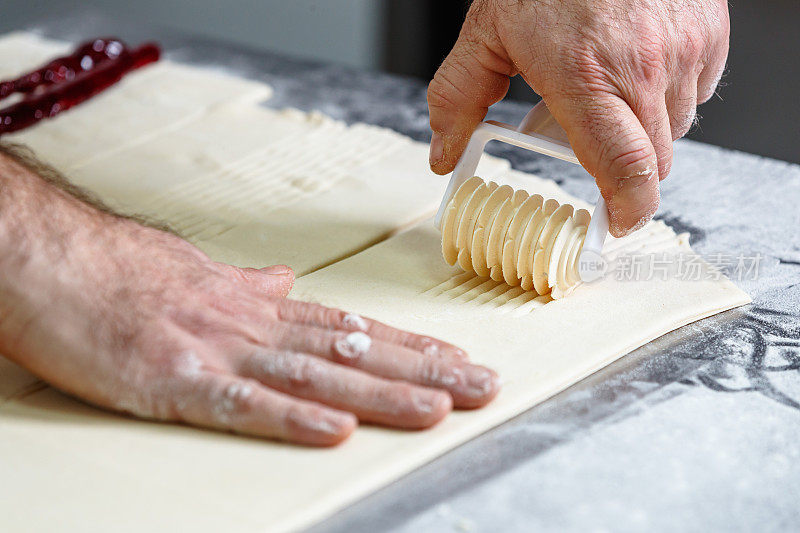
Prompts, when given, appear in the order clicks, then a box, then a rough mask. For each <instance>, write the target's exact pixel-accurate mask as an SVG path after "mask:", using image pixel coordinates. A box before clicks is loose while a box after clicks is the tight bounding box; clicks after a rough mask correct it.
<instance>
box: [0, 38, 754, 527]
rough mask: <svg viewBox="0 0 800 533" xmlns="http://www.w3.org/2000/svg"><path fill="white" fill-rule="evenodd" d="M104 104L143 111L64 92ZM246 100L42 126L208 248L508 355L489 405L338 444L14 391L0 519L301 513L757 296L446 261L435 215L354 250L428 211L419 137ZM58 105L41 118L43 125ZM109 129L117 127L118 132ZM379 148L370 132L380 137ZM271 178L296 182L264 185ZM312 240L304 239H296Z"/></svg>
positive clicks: (136, 523) (638, 237) (433, 199)
mask: <svg viewBox="0 0 800 533" xmlns="http://www.w3.org/2000/svg"><path fill="white" fill-rule="evenodd" d="M1 49H2V42H1V41H0V50H1ZM142 90H143V91H144V92H145V95H144V96H142V98H150V100H147V101H149V102H152V104H153V105H154V106H156V108H155V109H160V107H158V106H161V105H163V106H164V107H165V108H167V109H168V108H170V106H172V103H171V101H170V99H169V95H168V94H165V95H164V98H165V99H166V100H167V101H166V103H164V102H158V99H156V98H154V96H153V95H152V94H151V95H149V96H148V95H147V91H146V90H145V89H144V88H143V89H142ZM165 90H167V89H165ZM110 96H113V95H110ZM208 96H209V98H208V99H207V100H206V101H207V102H208V101H210V100H211V99H212V98H211V95H208ZM101 109H102V113H117V112H119V113H121V114H120V115H115V116H120V117H121V118H123V119H124V124H129V123H134V122H135V120H138V119H134V118H132V117H127V116H126V115H125V113H123V112H122V111H119V110H114V109H111V108H109V107H105V108H104V107H86V108H84V109H83V111H86V112H85V113H83V114H82V113H81V111H82V110H81V109H79V108H76V109H75V110H73V115H72V116H73V117H76V118H74V122H75V123H76V124H79V125H81V127H84V128H89V129H88V130H86V131H85V132H84V133H85V135H86V136H87V137H90V136H91V135H93V134H92V133H91V132H92V131H93V130H92V129H91V128H94V127H96V126H99V125H100V124H102V123H103V121H104V115H100V116H98V115H94V113H96V112H97V113H100V111H99V110H101ZM126 109H127V110H128V112H131V111H132V110H134V109H136V108H135V107H127V108H126ZM255 109H256V108H255V106H248V105H245V104H243V103H239V104H237V105H234V106H223V108H219V109H206V111H204V113H214V117H216V118H220V120H224V119H225V117H229V118H230V122H231V123H232V124H239V125H245V126H242V127H239V128H238V129H237V128H233V130H230V129H227V130H226V135H230V136H231V138H230V139H224V138H223V137H220V136H219V131H215V130H214V129H213V128H211V129H208V130H204V129H203V128H204V126H205V125H206V124H205V122H204V121H202V120H190V121H189V122H186V123H181V124H179V125H177V126H175V127H173V128H172V129H171V130H170V133H175V137H174V138H173V137H171V136H170V135H167V134H164V133H163V132H162V133H155V134H152V135H151V133H152V130H142V131H143V133H146V132H150V133H147V134H146V135H144V138H142V136H140V138H139V140H138V141H137V143H135V144H133V145H130V144H128V145H126V146H117V147H116V148H115V147H113V146H111V147H110V148H111V151H109V152H108V153H106V154H105V155H101V156H100V157H96V156H94V155H91V156H89V154H90V152H86V151H84V148H83V145H82V144H81V143H80V142H78V146H77V147H76V149H75V151H74V152H73V151H72V146H71V145H70V144H64V145H59V144H58V143H55V141H54V144H51V145H49V146H50V148H49V149H50V150H56V148H58V150H61V151H62V152H64V153H63V154H57V153H55V152H51V153H50V155H51V156H52V157H53V158H60V160H62V161H73V166H72V167H71V168H72V170H74V171H75V175H76V176H77V181H79V182H81V183H83V184H84V185H87V186H89V187H91V188H93V189H95V190H97V191H98V192H99V193H100V194H101V195H103V196H104V197H105V198H106V199H109V200H110V201H113V202H114V203H117V204H119V205H123V206H125V207H127V208H130V209H138V210H145V211H147V209H148V206H150V208H151V209H156V210H157V212H158V213H164V214H166V215H167V218H168V219H170V220H171V221H172V222H174V223H175V224H176V225H179V226H181V227H182V228H183V229H184V231H189V232H191V231H192V230H193V228H194V230H196V233H194V234H193V238H194V239H195V240H196V242H198V243H199V244H200V246H202V247H204V248H205V249H206V250H208V251H209V252H210V253H212V255H213V256H214V257H216V258H219V259H228V260H232V261H235V262H241V263H243V264H254V265H259V266H261V265H264V264H268V263H271V262H275V261H276V259H278V258H292V257H293V256H292V254H293V253H294V254H295V255H296V257H294V258H293V259H294V260H292V259H290V260H287V262H288V263H290V264H293V262H294V261H297V262H299V263H300V264H302V265H304V266H303V269H305V270H313V269H314V268H316V267H317V266H319V265H321V264H325V263H326V262H334V264H332V265H331V266H329V267H327V268H323V269H321V270H317V271H316V272H313V273H311V274H308V275H306V276H303V277H301V278H299V279H298V280H297V284H296V288H295V297H298V298H303V299H307V300H314V301H319V302H322V303H325V304H328V305H335V306H339V307H342V308H346V309H348V310H351V311H353V312H355V313H360V314H363V315H365V316H373V317H376V318H378V319H382V320H385V321H387V322H390V323H392V324H394V325H396V326H398V327H403V328H408V329H411V330H415V331H419V332H422V333H424V334H428V335H432V336H437V337H442V338H444V339H446V340H450V341H452V342H454V343H457V344H459V345H461V346H463V347H464V348H465V349H467V350H468V351H469V352H470V355H471V356H472V358H473V359H474V360H475V361H476V362H479V363H483V364H486V365H489V366H491V367H493V368H495V369H496V370H497V371H498V372H499V373H500V375H501V376H502V377H503V379H504V380H505V382H504V386H503V390H502V392H501V393H500V395H499V396H498V398H497V399H496V400H495V401H494V402H492V403H491V404H490V405H489V406H488V407H486V408H484V409H481V410H477V411H468V412H457V413H454V414H453V415H451V416H450V417H448V418H447V419H446V420H445V421H444V422H443V423H442V424H440V425H438V426H437V427H435V428H433V429H432V430H430V431H420V432H402V431H393V430H387V429H381V428H375V427H363V428H359V429H358V431H357V432H356V433H355V435H354V436H353V437H352V438H351V439H350V440H348V441H347V442H346V443H344V444H343V445H342V446H340V447H337V448H335V449H324V450H320V449H311V448H302V447H294V446H289V445H285V444H280V443H275V442H269V441H262V440H257V439H246V438H241V437H236V436H232V435H225V434H220V433H214V432H209V431H202V430H197V429H192V428H187V427H180V426H176V425H170V424H158V423H151V422H145V421H138V420H132V419H129V418H125V417H121V416H117V415H115V414H111V413H106V412H103V411H100V410H97V409H94V408H92V407H88V406H86V405H84V404H82V403H80V402H77V401H75V400H72V399H70V398H68V397H66V396H64V395H62V394H60V393H58V392H56V391H54V390H53V389H49V388H48V389H46V390H43V391H39V392H35V393H32V394H27V395H24V394H11V396H13V398H11V399H10V400H7V401H6V402H5V403H0V448H2V449H0V455H1V456H2V457H5V458H8V459H9V460H5V461H0V479H2V480H3V483H0V502H2V503H0V513H2V516H3V527H4V528H6V529H8V530H11V531H16V530H26V531H28V530H53V529H58V530H59V531H85V530H87V529H94V530H97V531H108V530H114V531H127V530H130V531H141V530H147V529H153V528H159V529H164V528H166V527H169V526H171V525H174V526H175V527H177V528H180V529H192V530H193V531H219V530H221V529H224V530H226V531H287V530H296V529H299V528H302V527H305V526H308V525H310V524H312V523H314V522H316V521H318V520H320V519H322V518H324V517H325V516H327V515H329V514H331V513H333V512H334V511H336V510H337V509H340V508H341V507H343V506H345V505H347V504H348V503H351V502H353V501H355V500H357V499H358V498H361V497H363V496H365V495H366V494H368V493H370V492H372V491H374V490H375V489H377V488H379V487H381V486H383V485H385V484H387V483H389V482H391V481H393V480H395V479H397V478H398V477H400V476H402V475H403V474H405V473H408V472H409V471H411V470H412V469H414V468H416V467H418V466H420V465H422V464H424V463H426V462H428V461H430V460H431V459H433V458H434V457H436V456H437V455H440V454H442V453H444V452H446V451H447V450H449V449H451V448H453V447H454V446H456V445H458V444H459V443H461V442H464V441H466V440H468V439H470V438H472V437H474V436H476V435H478V434H480V433H483V432H484V431H486V430H487V429H489V428H490V427H492V426H494V425H496V424H498V423H500V422H502V421H504V420H507V419H508V418H510V417H512V416H514V415H516V414H518V413H519V412H521V411H523V410H525V409H527V408H529V407H530V406H532V405H534V404H536V403H537V402H540V401H542V400H543V399H545V398H547V397H549V396H551V395H553V394H555V393H557V392H559V391H561V390H563V389H564V388H566V387H568V386H569V385H570V384H572V383H575V382H576V381H577V380H579V379H581V378H583V377H585V376H587V375H589V374H591V373H592V372H594V371H596V370H598V369H600V368H602V367H603V366H605V365H607V364H609V363H610V362H612V361H614V360H615V359H617V358H618V357H620V356H622V355H623V354H625V353H627V352H629V351H630V350H632V349H634V348H636V347H638V346H641V345H642V344H644V343H646V342H648V341H649V340H651V339H653V338H655V337H657V336H659V335H661V334H663V333H665V332H667V331H669V330H671V329H674V328H676V327H678V326H680V325H682V324H686V323H688V322H691V321H693V320H697V319H699V318H702V317H705V316H708V315H711V314H714V313H716V312H719V311H722V310H725V309H729V308H731V307H735V306H737V305H742V304H744V303H747V302H748V301H749V298H748V297H747V295H746V294H744V293H743V292H742V291H740V290H739V289H737V288H736V287H735V286H734V285H733V284H732V283H730V282H729V281H727V280H725V279H705V280H701V281H684V280H681V279H680V278H679V277H678V276H675V275H669V276H667V277H666V279H665V280H661V279H660V278H659V277H658V276H653V277H651V278H650V279H649V280H647V281H639V282H632V281H618V280H616V279H615V278H614V277H613V276H611V277H608V278H606V279H604V280H603V281H600V282H596V283H593V284H590V285H582V286H579V287H578V288H577V289H576V290H575V291H574V292H573V293H572V294H571V295H570V296H569V297H567V298H563V299H560V300H552V299H550V297H549V296H536V295H535V294H534V293H532V292H526V291H523V290H522V288H521V287H509V286H507V285H506V284H504V283H502V282H496V281H494V280H485V279H480V278H476V277H473V276H472V275H471V274H468V273H463V272H461V271H460V270H459V269H457V268H455V267H451V266H448V265H447V264H446V263H445V262H444V261H443V260H442V257H441V251H440V250H441V245H440V238H441V236H440V235H439V233H438V232H437V231H436V230H435V229H434V228H433V226H432V224H431V222H430V220H425V221H423V222H421V223H420V224H419V225H417V226H416V227H414V228H413V229H411V230H409V231H406V232H403V233H400V234H399V235H396V236H394V237H392V238H389V239H388V240H385V241H384V242H381V243H380V244H377V245H375V246H373V247H371V248H369V249H367V250H365V251H363V252H361V253H356V252H358V250H360V249H362V248H364V247H366V246H368V245H369V244H370V243H371V242H373V241H376V240H379V239H380V238H381V237H382V236H383V235H385V234H388V233H391V232H394V231H396V230H397V229H398V228H401V227H403V226H405V225H408V224H410V223H412V222H413V221H414V220H417V219H420V218H421V217H423V216H429V215H431V214H432V213H433V210H434V209H435V207H436V204H437V202H438V199H439V197H440V195H441V194H442V192H443V190H444V181H443V180H442V179H441V178H438V179H437V178H435V177H432V176H430V175H429V174H427V170H426V167H427V163H426V159H427V154H426V152H427V149H426V147H425V146H424V145H421V144H418V143H414V142H412V141H410V140H407V139H405V138H402V137H400V136H398V135H397V134H393V133H391V132H387V131H385V130H379V129H377V128H372V127H367V126H352V127H345V126H343V125H339V124H338V123H333V122H332V121H329V120H323V119H321V118H319V117H317V118H314V117H313V116H309V115H297V114H293V113H288V114H282V113H279V112H271V111H269V112H266V113H271V114H270V115H269V116H270V118H271V119H274V121H275V122H274V124H275V126H274V128H275V129H274V130H270V128H269V127H266V129H258V128H259V127H260V126H259V125H258V122H259V120H258V119H259V118H260V117H262V116H264V115H263V112H264V111H263V110H259V111H255ZM89 110H91V111H89ZM95 110H98V111H95ZM249 111H252V112H253V117H254V118H252V120H251V121H250V122H248V118H247V117H248V112H249ZM150 112H151V113H153V114H157V112H154V111H153V109H150ZM229 113H230V115H228V114H229ZM67 116H68V115H67V114H65V115H64V117H67ZM60 120H61V117H59V118H56V119H54V120H53V121H52V124H54V126H53V128H54V129H58V128H57V127H56V126H55V125H57V123H58V122H59V121H60ZM65 120H66V118H65ZM70 120H73V119H70ZM282 121H283V122H282ZM315 121H316V122H315ZM33 131H35V130H31V132H33ZM253 132H256V133H253ZM281 132H285V134H286V139H287V140H286V141H285V142H284V141H282V139H281ZM193 133H196V135H195V136H193ZM108 134H109V135H111V136H112V137H111V138H113V139H115V142H124V141H123V139H124V136H123V135H121V133H120V132H116V133H115V132H111V131H109V132H108ZM114 135H116V136H114ZM214 135H218V136H217V137H214ZM256 135H259V136H260V135H263V136H264V138H263V139H262V138H260V137H259V138H255V137H256ZM31 137H32V138H35V137H36V135H33V134H31ZM248 137H251V138H250V139H248ZM253 138H255V140H254V139H253ZM309 139H313V140H314V141H313V142H312V141H311V140H309ZM38 140H39V141H40V142H41V143H42V144H41V145H40V146H45V147H46V146H48V144H47V142H45V141H44V140H42V139H41V138H40V139H38ZM226 142H227V143H229V144H228V145H225V143H226ZM248 142H249V143H251V144H247V143H248ZM297 142H300V144H301V145H303V147H304V150H302V151H301V153H300V154H299V155H298V154H297V153H296V152H291V150H292V149H293V148H292V147H294V146H296V143H297ZM281 143H283V144H281ZM337 143H338V144H337ZM276 146H285V149H284V148H281V149H280V150H278V149H276V148H275V147H276ZM331 146H336V147H337V148H336V150H333V149H331V148H330V147H331ZM371 146H380V147H381V148H379V149H377V153H373V152H370V147H371ZM239 149H241V151H239V152H237V150H239ZM340 150H342V152H341V157H340V158H339V159H338V160H335V165H334V163H333V162H332V159H334V158H335V157H336V155H337V154H339V153H340V152H339V151H340ZM364 154H367V155H366V156H365V155H364ZM267 155H268V157H267ZM305 157H309V158H310V159H311V160H312V161H310V162H308V163H306V162H305V161H304V158H305ZM359 158H363V159H359ZM488 161H489V163H487V164H488V165H489V167H485V168H484V170H482V171H481V172H482V173H484V175H486V176H487V177H488V176H491V177H492V178H493V179H495V180H496V181H497V182H498V183H509V184H511V185H513V186H514V187H515V188H523V189H525V190H527V191H528V192H530V193H531V194H540V195H542V196H543V197H545V198H555V199H557V200H558V201H559V202H562V203H569V204H571V205H574V206H576V207H578V208H581V207H583V208H585V207H587V206H586V205H585V203H583V202H581V201H579V200H577V199H574V198H571V197H569V195H567V194H566V193H564V191H562V190H560V189H559V188H558V187H557V186H556V185H555V184H554V183H553V182H551V181H548V180H542V179H540V178H536V177H535V176H531V175H527V174H524V173H520V172H516V171H513V170H510V169H509V168H508V165H507V163H504V162H493V161H492V160H491V159H489V160H488ZM75 162H79V163H80V164H78V163H75ZM248 165H250V166H248ZM292 165H296V168H298V169H302V172H300V175H298V176H296V177H297V178H298V181H297V182H296V184H294V185H292V186H290V187H288V188H283V189H281V188H280V187H281V185H286V184H281V183H276V182H275V181H274V180H271V179H270V178H271V177H272V176H273V175H274V176H281V179H289V178H288V177H287V176H288V175H290V174H291V172H292V169H293V168H295V167H293V166H292ZM492 165H494V168H492ZM162 166H163V168H162ZM164 169H167V170H164ZM251 169H255V170H252V171H251ZM336 169H344V170H342V171H341V172H339V171H337V170H336ZM320 172H322V174H320ZM307 180H308V181H307ZM309 189H310V190H309ZM278 191H281V194H286V195H288V200H287V199H286V198H287V196H283V197H280V199H279V201H276V200H275V194H276V193H277V192H278ZM154 206H155V207H154ZM194 224H197V225H199V226H196V225H194ZM198 228H199V229H198ZM281 235H288V237H284V238H282V237H281ZM306 240H308V241H309V242H312V243H313V245H310V246H308V245H306V246H304V245H302V244H299V243H303V242H305V241H306ZM295 249H299V251H297V252H293V250H295ZM606 250H607V251H608V252H609V254H610V255H611V257H612V260H613V259H614V258H617V257H620V256H621V255H622V254H624V253H629V252H637V253H656V252H657V253H663V254H666V258H667V259H668V258H674V257H675V256H676V255H677V254H690V253H691V251H690V249H689V247H688V244H687V243H686V239H685V237H683V236H676V235H675V233H674V232H673V231H672V230H671V229H669V228H668V227H667V226H665V225H664V224H663V223H660V222H658V223H651V224H649V225H648V226H646V227H645V228H644V229H642V230H640V231H639V232H637V233H635V234H633V235H631V236H629V237H626V238H624V239H618V240H614V239H612V240H611V241H610V242H609V243H608V244H607V247H606ZM351 254H355V255H352V257H349V258H347V259H344V260H339V259H341V258H342V257H345V256H348V255H351ZM674 263H675V262H674V261H673V264H674ZM702 265H703V268H704V269H705V268H708V266H707V265H705V263H702ZM673 274H674V273H673ZM714 277H716V276H711V278H714ZM0 370H4V369H0ZM23 377H24V375H23ZM22 381H24V379H23V380H22ZM19 385H20V386H23V387H24V386H25V385H24V384H23V383H20V384H19ZM3 387H4V388H6V389H7V390H11V389H13V388H14V387H6V385H3ZM19 390H22V389H17V392H19ZM40 501H47V502H48V504H47V506H45V507H42V506H41V505H38V504H37V502H40Z"/></svg>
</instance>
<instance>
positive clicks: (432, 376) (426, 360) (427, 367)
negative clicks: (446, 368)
mask: <svg viewBox="0 0 800 533" xmlns="http://www.w3.org/2000/svg"><path fill="white" fill-rule="evenodd" d="M417 376H418V377H419V379H420V380H422V382H423V383H439V382H440V381H441V378H442V372H441V361H440V360H439V359H436V358H433V357H421V358H420V359H419V362H418V367H417Z"/></svg>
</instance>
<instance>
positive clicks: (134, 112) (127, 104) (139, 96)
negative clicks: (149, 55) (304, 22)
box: [0, 32, 272, 171]
mask: <svg viewBox="0 0 800 533" xmlns="http://www.w3.org/2000/svg"><path fill="white" fill-rule="evenodd" d="M72 46H73V45H71V44H68V43H64V42H62V41H52V40H48V39H43V38H41V37H38V36H36V35H33V34H31V33H25V32H18V33H12V34H9V35H6V36H4V37H2V38H0V75H2V77H3V78H5V77H7V76H13V75H18V74H20V73H22V72H25V71H28V70H31V69H33V68H35V67H38V66H40V65H42V64H43V63H45V62H46V61H48V60H49V59H52V58H53V57H55V56H57V55H59V54H63V53H64V52H66V51H69V50H70V49H71V47H72ZM271 93H272V90H271V88H270V87H269V86H268V85H266V84H264V83H261V82H256V81H252V80H246V79H244V78H240V77H237V76H232V75H230V74H226V73H224V72H221V71H218V70H214V69H208V68H198V67H193V66H188V65H182V64H178V63H174V62H171V61H168V60H161V61H159V62H158V63H155V64H152V65H149V66H147V67H144V68H142V69H139V70H136V71H134V72H132V73H130V74H128V75H126V76H125V77H124V78H123V79H122V80H121V81H120V82H119V83H118V84H117V85H115V86H114V87H111V88H110V89H108V90H106V91H104V92H103V93H101V94H99V95H98V96H95V97H94V98H92V99H91V100H90V101H88V102H84V103H83V104H80V105H79V106H77V107H75V108H73V109H70V110H68V111H66V112H64V113H62V114H60V115H58V116H57V117H55V118H52V119H48V120H44V121H42V122H41V123H39V124H37V125H36V126H34V127H32V128H29V129H26V130H24V131H21V132H18V133H15V134H12V135H8V136H6V137H4V139H5V140H9V141H12V142H17V143H22V144H25V145H27V146H29V147H30V148H32V149H33V150H34V151H35V152H36V153H37V155H38V156H39V157H40V158H42V159H44V160H45V161H47V162H48V163H50V164H52V165H53V166H55V167H56V168H58V169H59V170H62V171H69V170H72V169H74V168H76V167H80V166H81V165H84V164H86V163H87V162H89V161H91V160H93V159H96V158H100V157H103V155H104V154H108V153H113V152H114V151H116V150H119V149H121V148H123V147H126V146H131V145H135V144H137V143H139V142H142V141H143V140H144V139H147V138H149V137H152V136H153V135H155V134H157V133H159V132H163V131H169V130H170V129H172V128H175V127H177V126H179V125H181V124H184V123H186V122H189V121H191V120H192V119H196V118H197V117H200V116H202V115H204V114H205V113H207V112H209V111H210V110H213V109H217V108H219V107H220V106H224V105H226V104H230V103H240V104H247V103H255V102H259V101H265V100H267V99H268V98H269V96H270V95H271Z"/></svg>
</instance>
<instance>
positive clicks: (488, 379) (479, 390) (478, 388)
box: [466, 366, 497, 396]
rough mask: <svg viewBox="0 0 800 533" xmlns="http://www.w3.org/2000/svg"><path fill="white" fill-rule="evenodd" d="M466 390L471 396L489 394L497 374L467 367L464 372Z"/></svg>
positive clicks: (477, 367)
mask: <svg viewBox="0 0 800 533" xmlns="http://www.w3.org/2000/svg"><path fill="white" fill-rule="evenodd" d="M466 375H467V390H468V392H469V393H470V395H472V396H485V395H487V394H489V393H490V392H491V391H492V390H493V389H494V387H495V386H496V383H497V374H495V373H494V372H492V371H491V370H489V369H488V368H484V367H481V366H469V367H467V371H466Z"/></svg>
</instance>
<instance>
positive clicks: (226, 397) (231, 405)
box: [221, 382, 255, 416]
mask: <svg viewBox="0 0 800 533" xmlns="http://www.w3.org/2000/svg"><path fill="white" fill-rule="evenodd" d="M254 408H255V401H254V397H253V385H252V384H251V383H249V382H244V383H239V382H236V383H231V384H229V385H228V386H227V387H225V390H224V391H223V397H222V404H221V409H222V410H224V411H225V412H226V413H227V414H229V415H237V416H242V415H245V414H247V413H250V412H252V411H253V410H254Z"/></svg>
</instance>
